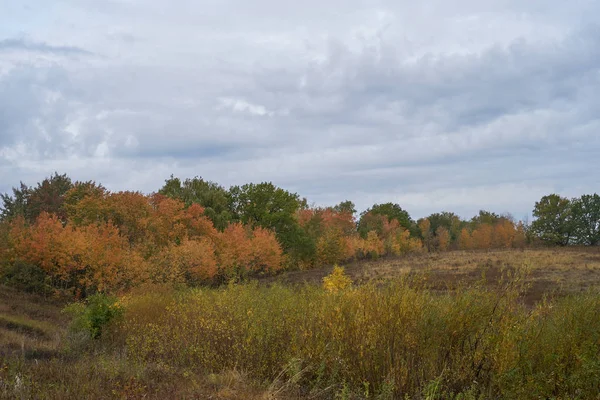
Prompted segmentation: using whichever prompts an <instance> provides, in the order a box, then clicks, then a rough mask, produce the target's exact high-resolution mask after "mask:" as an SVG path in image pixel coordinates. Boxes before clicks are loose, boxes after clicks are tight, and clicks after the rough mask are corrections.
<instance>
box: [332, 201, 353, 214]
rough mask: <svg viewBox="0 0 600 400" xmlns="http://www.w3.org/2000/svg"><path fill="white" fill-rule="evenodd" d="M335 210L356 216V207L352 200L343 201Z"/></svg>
mask: <svg viewBox="0 0 600 400" xmlns="http://www.w3.org/2000/svg"><path fill="white" fill-rule="evenodd" d="M333 209H334V210H335V211H337V212H339V213H343V212H348V213H350V214H352V215H354V214H356V206H355V205H354V203H353V202H351V201H350V200H345V201H342V202H341V203H340V204H337V205H335V206H334V207H333Z"/></svg>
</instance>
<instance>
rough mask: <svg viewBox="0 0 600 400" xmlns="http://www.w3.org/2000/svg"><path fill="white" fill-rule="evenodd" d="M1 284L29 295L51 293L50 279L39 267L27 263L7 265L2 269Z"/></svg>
mask: <svg viewBox="0 0 600 400" xmlns="http://www.w3.org/2000/svg"><path fill="white" fill-rule="evenodd" d="M0 282H2V283H4V284H5V285H8V286H12V287H14V288H16V289H19V290H23V291H25V292H28V293H36V294H42V295H46V294H49V293H51V291H52V286H51V284H50V277H49V276H48V274H46V272H45V271H44V270H43V269H42V268H40V267H39V266H37V265H34V264H30V263H27V262H25V261H20V260H18V261H15V262H11V263H5V264H4V265H3V266H2V267H0Z"/></svg>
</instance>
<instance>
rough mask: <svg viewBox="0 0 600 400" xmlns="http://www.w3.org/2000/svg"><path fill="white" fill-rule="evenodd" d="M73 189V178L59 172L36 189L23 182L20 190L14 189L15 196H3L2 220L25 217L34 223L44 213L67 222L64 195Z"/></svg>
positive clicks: (39, 184)
mask: <svg viewBox="0 0 600 400" xmlns="http://www.w3.org/2000/svg"><path fill="white" fill-rule="evenodd" d="M72 187H73V183H72V182H71V178H69V177H68V176H67V175H66V174H63V175H59V174H58V173H57V172H55V173H54V175H52V176H51V177H49V178H46V179H44V180H43V181H42V182H40V183H38V184H37V186H36V187H27V185H25V184H23V183H22V182H21V187H20V188H19V189H17V188H13V195H12V196H10V195H8V194H4V195H2V202H3V206H2V218H3V219H10V218H14V217H16V216H23V217H24V218H25V219H26V220H27V221H28V222H30V223H32V222H34V221H35V220H36V219H37V217H38V216H39V215H40V214H41V213H42V212H47V213H49V214H55V215H57V216H58V217H59V218H60V219H61V221H63V222H66V217H67V215H66V212H65V210H64V208H63V202H64V195H65V193H67V192H68V191H69V190H70V189H71V188H72Z"/></svg>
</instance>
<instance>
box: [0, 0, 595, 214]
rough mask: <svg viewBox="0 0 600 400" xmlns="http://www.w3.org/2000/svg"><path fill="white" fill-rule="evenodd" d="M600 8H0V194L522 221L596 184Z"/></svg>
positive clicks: (255, 2) (193, 2) (367, 0)
mask: <svg viewBox="0 0 600 400" xmlns="http://www.w3.org/2000/svg"><path fill="white" fill-rule="evenodd" d="M598 15H600V2H598V1H596V0H572V1H569V2H565V1H559V0H528V1H523V0H488V1H479V0H456V1H451V2H450V1H446V0H428V1H424V2H415V1H404V0H329V1H316V0H304V1H300V2H297V1H294V2H292V1H281V0H252V1H248V0H171V1H163V0H53V1H48V0H31V1H30V0H18V1H15V0H0V192H6V191H8V190H9V189H10V188H11V187H12V186H16V185H17V184H18V183H19V181H24V182H25V183H28V184H35V183H36V182H38V181H39V180H41V179H43V178H44V177H46V176H49V175H50V174H52V173H53V172H54V171H58V172H59V173H63V172H66V173H68V174H69V175H70V176H71V177H72V178H74V179H79V180H90V179H92V180H96V181H98V182H101V183H103V184H104V185H105V186H106V187H108V188H109V189H111V190H124V189H135V190H141V191H144V192H152V191H154V190H157V189H158V188H160V186H161V185H162V183H163V182H164V180H165V179H166V178H168V177H169V176H170V175H171V174H174V175H175V176H179V177H182V178H184V177H193V176H202V177H204V178H205V179H209V180H213V181H217V182H219V183H221V184H223V185H224V186H226V187H228V186H229V185H233V184H243V183H247V182H260V181H272V182H273V183H275V184H277V185H279V186H282V187H284V188H286V189H288V190H291V191H295V192H298V193H300V194H301V195H302V196H305V197H307V198H308V199H309V201H311V202H315V203H316V204H318V205H331V204H334V203H337V202H339V201H341V200H344V199H350V200H353V201H354V202H355V203H356V204H357V206H358V208H359V209H364V208H366V207H368V206H370V205H372V204H373V203H381V202H387V201H392V202H396V203H399V204H400V205H402V206H403V207H404V208H405V209H407V210H408V211H409V212H410V213H411V215H412V216H414V217H420V216H424V215H427V214H429V213H431V212H435V211H441V210H450V211H455V212H457V213H459V214H460V215H462V216H464V217H470V216H471V215H473V214H474V213H476V212H477V210H479V209H480V208H485V209H489V210H493V211H496V212H511V213H513V214H514V215H515V216H516V217H517V218H521V217H523V216H524V215H525V214H527V213H529V212H530V211H531V209H532V207H533V204H534V202H535V201H536V200H538V199H539V198H540V197H541V196H542V195H544V194H548V193H552V192H558V193H561V194H563V195H565V196H569V197H571V196H576V195H580V194H583V193H593V192H596V191H598V190H599V187H600V174H599V173H598V169H599V166H600V162H599V161H598V158H599V156H600V119H599V118H600V20H599V19H598Z"/></svg>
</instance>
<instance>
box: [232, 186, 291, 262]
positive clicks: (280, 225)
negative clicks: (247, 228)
mask: <svg viewBox="0 0 600 400" xmlns="http://www.w3.org/2000/svg"><path fill="white" fill-rule="evenodd" d="M229 201H230V209H231V211H232V214H233V219H234V220H236V221H240V222H242V223H244V224H249V225H251V226H260V227H262V228H265V229H270V230H272V231H274V232H275V235H276V236H277V239H278V240H279V242H280V243H281V245H282V246H283V248H284V249H285V250H286V251H287V250H290V249H291V248H292V247H293V245H294V243H296V242H297V240H298V237H296V236H297V235H299V234H300V233H299V231H300V226H299V225H298V221H297V219H296V213H297V211H298V210H299V209H300V208H301V207H302V204H303V202H302V200H301V199H300V196H298V194H296V193H291V192H288V191H287V190H284V189H281V188H279V187H277V186H275V185H273V184H272V183H271V182H263V183H259V184H254V183H250V184H246V185H244V186H241V187H240V186H233V187H231V188H230V190H229Z"/></svg>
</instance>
